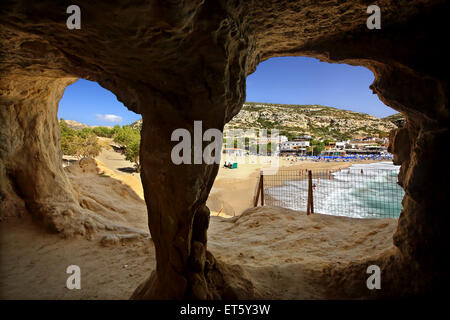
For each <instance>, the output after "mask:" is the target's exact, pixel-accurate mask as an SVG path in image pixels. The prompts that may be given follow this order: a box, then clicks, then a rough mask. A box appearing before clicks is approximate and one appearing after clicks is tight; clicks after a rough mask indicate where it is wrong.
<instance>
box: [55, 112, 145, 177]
mask: <svg viewBox="0 0 450 320" xmlns="http://www.w3.org/2000/svg"><path fill="white" fill-rule="evenodd" d="M59 127H60V130H61V150H62V152H63V153H64V154H65V155H69V156H75V157H77V158H79V159H80V158H84V157H92V158H94V157H96V156H98V155H99V154H100V151H101V149H102V146H101V144H100V143H99V142H98V140H97V137H106V138H113V140H114V141H115V142H117V143H118V144H120V145H122V146H124V147H125V151H124V155H125V159H127V160H128V161H131V162H133V163H135V164H136V171H137V172H140V169H141V165H140V162H139V149H140V144H141V133H140V130H139V129H133V128H132V127H131V126H123V127H122V128H121V127H120V126H119V125H116V126H115V127H113V128H108V127H94V128H83V129H82V130H75V129H72V128H70V127H69V125H68V124H67V123H66V122H65V121H64V119H61V120H60V121H59Z"/></svg>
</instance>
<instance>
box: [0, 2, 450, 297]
mask: <svg viewBox="0 0 450 320" xmlns="http://www.w3.org/2000/svg"><path fill="white" fill-rule="evenodd" d="M79 3H80V4H79V5H80V7H81V10H82V27H81V29H80V30H69V29H67V27H66V24H65V22H66V21H65V20H66V19H67V17H68V15H67V14H66V13H65V12H66V7H65V6H64V5H62V4H56V5H55V4H54V3H53V2H52V1H40V2H39V3H33V4H30V3H29V1H15V2H12V1H3V2H2V4H1V5H0V6H1V7H0V25H1V28H0V35H1V42H0V57H1V59H0V73H1V79H2V81H1V83H0V90H1V99H0V101H1V105H0V110H1V115H2V117H1V123H0V135H1V139H2V142H5V143H2V147H1V148H2V149H1V153H0V177H1V181H2V182H1V184H0V192H1V193H0V194H1V199H2V204H1V206H0V207H1V208H2V215H5V211H6V214H7V215H10V214H11V211H14V210H22V209H23V208H27V210H28V211H29V212H30V214H32V215H33V216H36V217H37V218H39V219H40V220H42V221H47V222H48V224H49V225H50V226H51V227H52V228H53V229H56V230H58V231H60V232H65V228H61V227H59V226H60V223H57V222H56V221H58V220H59V219H62V218H60V217H62V216H63V213H64V212H65V208H66V207H68V206H70V203H72V202H73V197H74V196H73V195H71V191H70V186H69V185H68V182H67V179H66V178H65V177H64V174H63V172H62V171H61V170H60V169H58V168H57V161H58V159H57V158H58V157H57V155H58V154H59V151H58V148H59V146H58V138H57V133H56V131H55V128H56V120H57V119H56V104H57V102H58V100H59V97H60V96H61V93H62V90H63V88H64V86H65V85H67V84H69V83H70V82H71V81H73V80H74V78H78V77H81V78H85V79H89V80H93V81H97V82H98V83H99V84H100V85H102V86H103V87H105V88H106V89H109V90H111V91H112V92H113V93H115V94H116V95H117V97H118V99H119V100H121V101H122V102H124V104H125V105H126V106H127V107H128V108H130V109H131V110H133V111H136V112H138V113H141V114H142V116H143V131H142V142H141V143H142V145H141V162H142V167H143V172H142V180H143V185H144V193H145V198H146V202H147V207H148V216H149V227H150V231H151V234H152V237H153V239H154V242H155V249H156V256H157V270H156V272H155V273H154V274H152V275H151V276H150V278H149V280H148V281H146V282H145V283H143V284H142V285H141V286H140V287H139V288H138V289H137V290H136V292H135V293H134V295H133V298H167V299H169V298H175V299H181V298H192V299H207V298H221V297H222V298H226V297H239V295H238V292H239V290H241V289H242V288H244V287H245V288H250V287H251V286H250V285H249V284H248V283H246V282H245V279H241V281H234V282H235V283H240V284H241V285H238V286H237V287H233V286H230V285H227V282H229V281H228V280H227V279H228V278H227V277H226V272H225V271H224V270H225V269H226V267H223V266H222V267H221V264H220V262H215V259H214V258H213V257H212V255H211V254H210V253H209V252H208V251H207V250H206V248H207V237H206V231H207V227H208V209H207V207H206V206H205V201H206V199H207V195H208V193H209V190H210V188H211V186H212V183H213V181H214V178H215V176H216V174H217V170H218V166H217V165H206V164H201V165H180V166H176V165H174V164H173V163H172V162H171V160H170V152H171V148H172V146H173V145H174V144H175V143H171V141H170V136H171V133H172V131H173V130H174V129H176V128H186V129H188V130H189V131H190V132H191V133H193V124H194V120H201V121H202V124H203V130H206V129H208V128H217V129H220V130H222V129H223V126H224V124H225V123H227V122H228V121H229V120H230V119H231V118H232V117H233V116H234V115H236V114H237V113H238V112H239V110H240V108H241V106H242V103H243V102H244V100H245V79H246V76H247V75H248V74H250V73H251V72H253V71H254V70H255V68H256V66H257V64H258V63H260V62H261V61H263V60H265V59H268V58H270V57H274V56H313V57H317V58H320V59H322V60H324V61H328V62H339V63H348V64H352V65H362V66H365V67H367V68H369V69H370V70H372V71H373V72H374V74H375V77H376V78H375V81H374V83H373V85H372V86H371V88H372V90H373V91H374V93H376V94H378V96H379V97H380V99H381V100H382V101H383V102H384V103H385V104H387V105H389V106H391V107H393V108H395V109H396V110H398V111H401V112H403V113H404V114H406V116H407V118H408V125H407V127H406V129H404V130H407V131H403V133H402V134H401V136H400V133H399V134H398V141H409V148H407V149H409V155H408V154H407V151H405V150H403V149H402V148H403V147H402V146H401V145H402V144H399V145H400V146H399V147H394V152H395V153H396V157H397V158H398V160H397V161H399V162H401V163H402V171H401V174H400V176H399V183H400V184H401V185H402V186H403V187H404V189H405V191H406V195H405V198H404V201H403V207H404V209H403V211H402V214H401V217H400V219H399V227H398V230H397V232H396V234H395V237H394V243H395V245H396V246H397V248H398V251H396V252H393V253H392V255H391V256H389V257H377V258H376V259H375V258H374V259H375V260H374V261H375V262H377V263H378V264H380V265H381V266H382V267H383V274H384V275H386V277H387V278H389V279H391V280H392V281H390V282H389V283H390V285H389V286H390V288H387V289H386V290H382V291H380V292H379V294H380V295H382V296H395V295H399V294H401V295H415V294H424V293H429V292H433V290H435V289H437V288H441V287H443V286H445V285H447V284H448V276H446V275H445V272H444V270H443V265H444V264H443V263H442V252H446V251H445V249H446V246H447V243H448V235H447V233H446V232H445V227H446V226H447V223H448V218H447V217H448V215H447V214H445V213H446V212H445V209H442V207H441V205H442V203H445V202H444V200H445V199H446V197H447V195H448V193H449V192H448V189H449V187H448V183H447V181H448V178H449V169H448V168H447V167H439V166H437V165H436V163H439V162H440V158H439V157H440V155H439V152H437V151H436V150H437V149H438V148H441V147H442V146H446V145H448V143H447V141H448V123H449V121H448V120H449V108H448V80H447V76H446V73H445V71H444V68H442V66H441V65H440V63H441V62H442V61H445V60H446V59H447V56H448V52H447V50H448V49H445V48H443V47H441V43H442V39H440V38H439V37H437V36H435V35H436V33H438V32H439V30H444V28H445V19H446V17H445V14H446V12H448V11H447V10H448V5H447V4H446V3H445V2H444V1H437V0H435V1H433V0H414V1H406V0H403V1H396V2H395V3H393V2H392V1H387V0H386V1H377V5H378V6H380V8H381V9H382V29H381V30H368V29H367V28H366V19H367V16H368V15H367V13H366V9H367V6H368V3H367V1H345V0H344V1H325V0H324V1H308V0H302V1H296V2H292V1H286V0H278V1H258V2H256V1H255V2H254V1H245V2H239V1H230V0H222V1H195V0H192V1H183V2H181V1H180V2H178V1H171V2H168V1H153V2H151V3H147V2H144V1H142V2H141V1H126V0H122V1H117V2H115V4H114V5H110V4H109V2H95V3H94V2H89V1H80V2H79ZM31 92H32V93H33V94H31ZM9 119H11V120H9ZM402 130H403V129H402ZM406 136H407V137H408V138H406ZM17 137H21V138H19V139H18V138H17ZM400 137H402V138H401V139H400ZM5 145H6V146H7V147H5ZM400 154H401V156H400ZM22 159H23V160H22ZM31 159H38V161H35V164H34V171H30V170H28V169H25V168H24V167H29V163H30V161H31ZM24 161H25V162H26V164H27V165H26V166H25V163H24ZM19 164H23V166H20V165H19ZM34 172H37V173H34ZM430 181H432V183H430ZM25 182H26V183H25ZM5 199H6V200H5ZM43 206H47V208H51V209H46V210H40V209H39V208H40V207H43ZM64 217H65V218H64V219H66V220H67V219H69V220H70V219H71V218H70V215H66V216H64ZM75 221H79V223H78V222H76V223H74V224H72V225H79V226H80V227H79V228H80V229H81V228H82V227H81V226H82V225H83V220H82V219H81V220H76V219H75ZM70 233H73V232H72V231H71V232H69V234H70ZM372 262H373V261H372ZM365 266H366V262H363V263H361V264H357V265H351V266H347V267H346V269H344V270H334V271H333V272H331V274H332V277H331V278H330V282H331V287H330V292H331V291H332V290H345V291H346V292H349V296H351V297H357V296H358V297H360V296H363V297H364V296H367V295H368V293H367V290H365V291H364V289H361V283H363V285H365V282H364V281H359V279H361V278H363V279H366V274H365V273H364V272H363V271H365V269H364V267H365ZM401 266H408V267H407V268H406V269H402V268H401ZM405 270H406V271H405ZM346 271H347V272H346ZM402 272H403V274H402ZM405 272H406V275H405ZM361 273H363V274H361ZM413 277H414V278H416V279H417V280H416V281H415V282H414V284H413V285H411V278H413ZM346 279H347V280H352V281H345V280H346ZM342 283H343V284H344V285H343V286H340V287H339V284H342ZM333 288H334V289H333ZM246 292H251V288H250V289H249V290H247V291H246Z"/></svg>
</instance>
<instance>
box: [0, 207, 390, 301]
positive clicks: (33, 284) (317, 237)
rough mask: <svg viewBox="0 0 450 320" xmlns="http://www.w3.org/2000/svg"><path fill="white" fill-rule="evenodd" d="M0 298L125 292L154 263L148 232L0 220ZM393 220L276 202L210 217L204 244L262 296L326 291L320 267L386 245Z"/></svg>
mask: <svg viewBox="0 0 450 320" xmlns="http://www.w3.org/2000/svg"><path fill="white" fill-rule="evenodd" d="M0 226H1V228H2V229H1V237H0V248H1V253H0V274H1V279H0V298H1V299H127V298H128V297H129V296H130V295H131V293H132V292H133V290H134V289H135V288H136V287H137V286H138V285H139V284H140V283H141V282H142V281H143V280H145V278H146V277H148V275H149V274H150V272H151V271H152V270H153V269H154V268H155V252H154V248H153V244H152V241H151V239H143V240H135V241H131V242H129V243H124V244H119V245H116V246H109V247H103V246H102V245H101V244H100V243H99V241H96V240H86V239H68V240H67V239H61V238H60V237H59V236H58V235H55V234H48V233H43V232H42V229H40V228H39V227H37V226H35V225H34V224H32V223H31V222H30V221H27V222H26V223H24V221H8V222H7V223H2V224H0ZM395 228H396V221H395V220H394V219H378V220H357V219H350V218H343V217H333V216H326V215H319V214H315V215H311V216H306V215H305V214H304V213H299V212H296V211H292V210H286V209H281V208H277V207H264V208H256V209H251V210H249V211H247V212H246V213H244V214H243V215H242V216H240V217H236V218H233V219H226V218H221V217H211V225H210V229H209V242H208V247H209V250H210V251H211V252H212V253H213V254H214V255H215V257H216V258H217V259H220V260H222V261H224V262H226V263H229V264H238V265H240V266H241V267H242V268H243V269H244V271H245V273H246V276H247V277H249V279H250V280H251V281H252V282H253V284H254V286H255V288H256V289H257V291H258V292H259V294H260V295H261V296H262V297H263V298H266V299H321V298H326V285H327V283H323V281H322V280H321V276H322V273H321V271H322V269H323V268H324V267H326V266H327V265H329V264H331V263H336V262H346V261H357V260H360V259H364V258H366V257H369V256H374V255H377V254H380V253H383V252H385V251H387V250H389V249H390V248H391V247H392V234H393V232H394V230H395ZM72 264H75V265H78V266H80V268H81V274H82V276H81V278H82V282H81V285H82V289H81V290H68V289H67V288H66V287H65V284H66V279H67V277H68V274H66V272H65V271H66V268H67V266H69V265H72Z"/></svg>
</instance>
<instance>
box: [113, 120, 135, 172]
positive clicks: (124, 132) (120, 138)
mask: <svg viewBox="0 0 450 320" xmlns="http://www.w3.org/2000/svg"><path fill="white" fill-rule="evenodd" d="M114 141H115V142H117V143H119V144H121V145H123V146H124V147H125V159H127V160H128V161H131V162H133V163H135V164H136V171H137V172H140V171H141V164H140V162H139V150H140V145H141V132H140V130H138V129H133V128H131V127H130V126H123V127H122V128H119V129H117V131H116V132H115V134H114Z"/></svg>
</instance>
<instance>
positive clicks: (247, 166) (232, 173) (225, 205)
mask: <svg viewBox="0 0 450 320" xmlns="http://www.w3.org/2000/svg"><path fill="white" fill-rule="evenodd" d="M227 160H228V159H227ZM241 160H242V159H241ZM259 160H260V161H258V163H250V161H247V163H245V162H244V163H242V162H243V161H242V162H241V163H239V162H238V168H237V169H228V168H224V167H223V163H224V160H222V161H221V164H220V168H219V172H218V174H217V177H216V180H215V181H214V184H213V187H212V188H211V191H210V195H209V197H208V200H207V206H208V208H209V209H210V211H211V215H212V216H217V215H219V216H221V217H233V216H239V215H240V214H241V213H242V212H244V211H245V210H246V209H249V208H252V207H253V205H254V203H253V201H254V196H255V191H256V188H257V184H258V179H259V174H260V171H261V170H265V169H266V170H267V169H268V168H269V167H270V165H271V163H270V161H271V160H272V161H274V160H275V159H274V157H261V159H259ZM278 161H279V167H278V172H277V174H279V173H280V172H283V171H286V172H287V171H292V170H305V169H307V170H331V171H332V172H335V171H337V170H339V169H345V168H348V167H350V166H352V165H354V164H369V163H378V162H386V160H375V161H374V160H357V161H351V162H327V161H296V162H293V161H291V160H290V159H289V158H288V159H282V158H280V159H278ZM281 174H282V173H281ZM306 177H307V175H304V176H303V177H302V178H303V179H304V178H306ZM287 178H290V177H287ZM285 180H290V179H283V180H282V181H285ZM282 181H280V183H282ZM219 212H220V214H219Z"/></svg>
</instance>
